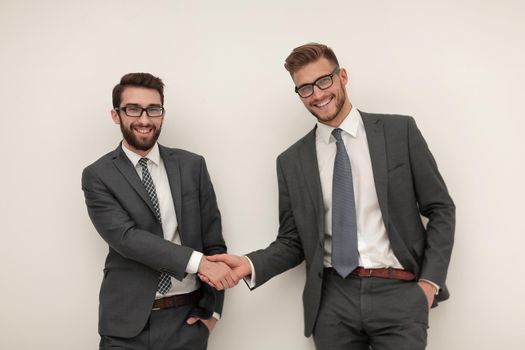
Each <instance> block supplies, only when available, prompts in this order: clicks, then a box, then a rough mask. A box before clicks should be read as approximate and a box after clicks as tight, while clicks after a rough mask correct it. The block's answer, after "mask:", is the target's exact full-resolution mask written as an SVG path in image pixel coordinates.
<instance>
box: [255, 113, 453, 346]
mask: <svg viewBox="0 0 525 350" xmlns="http://www.w3.org/2000/svg"><path fill="white" fill-rule="evenodd" d="M361 116H362V119H363V123H364V127H365V131H366V136H367V140H368V146H369V150H370V157H371V162H372V169H373V174H374V182H375V187H376V192H377V197H378V201H379V206H380V209H381V214H382V217H383V221H384V224H385V227H386V232H387V234H388V237H389V240H390V245H391V248H392V250H393V252H394V254H395V256H396V257H397V259H398V260H399V262H400V263H401V264H402V266H403V267H404V268H405V269H406V270H408V271H411V272H413V273H414V274H415V275H416V276H417V278H418V279H427V280H430V281H433V282H435V283H437V284H438V285H439V286H441V289H440V291H439V294H438V295H437V297H436V299H437V301H441V300H445V299H447V298H448V297H449V293H448V290H447V288H446V285H445V279H446V275H447V268H448V264H449V260H450V255H451V252H452V245H453V237H454V226H455V207H454V203H453V202H452V199H451V198H450V196H449V194H448V191H447V188H446V186H445V183H444V181H443V179H442V177H441V175H440V173H439V171H438V168H437V166H436V163H435V161H434V158H433V157H432V155H431V153H430V151H429V149H428V147H427V144H426V142H425V140H424V139H423V136H422V135H421V133H420V132H419V130H418V128H417V126H416V124H415V122H414V120H413V119H412V118H411V117H407V116H395V115H388V116H387V115H380V114H369V113H363V112H361ZM315 145H316V131H315V129H314V130H312V131H311V132H309V133H308V134H307V135H306V136H304V137H303V138H302V139H300V140H299V141H298V142H296V143H295V144H294V145H292V146H291V147H290V148H289V149H288V150H286V151H285V152H284V153H282V154H281V155H280V156H279V157H278V159H277V175H278V185H279V220H280V228H279V234H278V236H277V239H276V240H275V241H274V242H273V243H272V244H271V245H270V246H269V247H267V248H266V249H263V250H259V251H255V252H253V253H250V254H248V257H249V258H250V260H251V261H252V262H253V265H254V269H255V273H256V287H258V286H260V285H262V284H263V283H265V282H266V281H268V280H269V279H270V278H272V277H274V276H275V275H277V274H280V273H282V272H284V271H286V270H288V269H290V268H292V267H294V266H296V265H298V264H299V263H301V262H302V261H303V260H306V285H305V287H304V292H303V303H304V318H305V335H306V336H310V335H311V334H312V332H313V331H314V327H315V326H316V321H317V319H318V315H319V309H320V305H321V304H322V298H323V297H324V293H323V278H326V276H324V275H326V273H324V269H323V253H324V247H323V245H324V234H325V231H324V227H325V223H324V220H325V217H324V215H325V213H324V205H323V197H322V192H321V183H320V177H319V170H318V163H317V156H316V146H315ZM420 215H422V216H425V217H427V218H428V224H427V225H426V227H425V226H424V225H423V223H422V221H421V217H420ZM414 295H415V294H414ZM421 295H423V293H419V295H417V297H418V298H419V299H418V303H421V304H420V306H421V307H424V305H423V302H422V298H421ZM437 301H436V303H437ZM366 348H368V347H366Z"/></svg>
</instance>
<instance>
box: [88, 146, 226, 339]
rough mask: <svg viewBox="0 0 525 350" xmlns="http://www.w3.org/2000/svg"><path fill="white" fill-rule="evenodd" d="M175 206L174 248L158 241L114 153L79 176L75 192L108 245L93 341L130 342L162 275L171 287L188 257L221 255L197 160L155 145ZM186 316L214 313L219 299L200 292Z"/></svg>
mask: <svg viewBox="0 0 525 350" xmlns="http://www.w3.org/2000/svg"><path fill="white" fill-rule="evenodd" d="M159 151H160V157H161V158H162V160H163V162H164V165H165V168H166V172H167V175H168V180H169V185H170V188H171V194H172V196H173V202H174V206H175V212H176V217H177V222H178V231H179V234H180V238H181V242H182V244H181V245H177V244H174V243H172V242H170V241H168V240H165V239H164V238H163V232H162V226H161V224H160V223H159V221H158V220H157V218H156V216H155V211H154V209H153V205H152V203H151V201H150V199H149V197H148V194H147V192H146V190H145V188H144V185H143V184H142V182H141V180H140V178H139V176H138V174H137V171H136V170H135V168H134V167H133V165H132V163H131V162H130V160H129V159H128V158H127V156H126V155H125V153H124V152H123V150H122V148H121V146H119V147H117V149H116V150H114V151H113V152H110V153H108V154H107V155H105V156H103V157H102V158H100V159H99V160H97V161H96V162H95V163H93V164H91V165H90V166H88V167H86V168H85V169H84V172H83V173H82V189H83V191H84V194H85V199H86V204H87V208H88V213H89V216H90V218H91V220H92V222H93V224H94V226H95V228H96V229H97V231H98V232H99V234H100V235H101V236H102V238H103V239H104V240H105V241H106V242H107V243H108V244H109V253H108V256H107V258H106V263H105V268H104V278H103V281H102V286H101V289H100V308H99V333H100V334H101V335H109V336H112V337H122V338H131V337H134V336H136V335H137V334H139V332H140V331H141V330H142V329H143V328H144V326H145V325H146V323H147V321H148V318H149V317H150V313H151V312H152V304H153V301H154V298H155V293H156V290H157V284H158V281H159V276H160V274H161V272H166V273H169V274H170V275H172V276H173V277H175V278H176V279H178V280H182V279H183V278H184V276H185V275H186V272H185V268H186V266H187V264H188V261H189V259H190V256H191V254H192V252H193V251H194V250H196V251H199V252H202V253H204V254H205V255H213V254H218V253H224V252H226V246H225V243H224V240H223V237H222V233H221V217H220V212H219V210H218V208H217V202H216V198H215V193H214V190H213V186H212V183H211V181H210V177H209V175H208V171H207V169H206V164H205V161H204V158H202V157H201V156H198V155H195V154H193V153H190V152H187V151H183V150H180V149H171V148H166V147H163V146H161V145H159ZM201 288H202V289H203V290H204V297H203V298H202V299H201V301H200V303H199V305H198V307H194V308H193V309H192V310H191V311H190V314H192V315H195V316H199V317H201V318H209V317H210V316H211V315H212V313H213V312H214V311H216V312H219V313H220V312H221V310H222V305H223V300H224V294H223V293H222V292H217V291H215V290H214V289H212V288H210V287H208V286H206V285H203V286H202V287H201Z"/></svg>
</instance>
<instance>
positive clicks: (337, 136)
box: [332, 128, 343, 141]
mask: <svg viewBox="0 0 525 350" xmlns="http://www.w3.org/2000/svg"><path fill="white" fill-rule="evenodd" d="M341 131H342V130H341V129H339V128H336V129H334V130H333V131H332V135H334V137H335V139H336V141H342V140H343V139H342V138H341Z"/></svg>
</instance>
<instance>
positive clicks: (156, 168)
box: [122, 143, 203, 299]
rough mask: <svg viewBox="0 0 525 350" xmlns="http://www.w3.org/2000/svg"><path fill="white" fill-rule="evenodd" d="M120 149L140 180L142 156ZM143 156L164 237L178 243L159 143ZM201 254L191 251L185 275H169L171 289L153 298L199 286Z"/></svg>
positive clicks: (175, 218) (175, 220)
mask: <svg viewBox="0 0 525 350" xmlns="http://www.w3.org/2000/svg"><path fill="white" fill-rule="evenodd" d="M122 150H123V151H124V153H125V154H126V156H127V157H128V158H129V160H130V161H131V163H132V164H133V166H134V167H135V170H136V171H137V174H138V175H139V177H140V179H141V180H142V167H141V166H140V164H139V160H140V158H143V157H142V156H141V155H139V154H136V153H135V152H132V151H130V150H129V149H127V148H126V147H125V146H124V143H123V144H122ZM144 158H148V171H149V173H150V175H151V179H152V180H153V184H154V185H155V190H156V192H157V199H158V201H159V209H160V217H161V219H162V232H163V234H164V239H166V240H168V241H171V242H173V243H175V244H179V245H180V244H181V241H180V236H179V231H178V230H177V216H176V215H175V206H174V204H173V197H172V195H171V189H170V184H169V181H168V174H167V173H166V168H165V167H164V162H163V161H162V158H161V157H160V153H159V145H158V144H157V143H155V146H154V147H153V148H152V149H151V150H150V152H149V153H148V154H147V155H146V156H145V157H144ZM202 256H203V254H202V253H200V252H197V251H193V253H192V255H191V257H190V260H189V262H188V265H187V266H186V272H187V273H188V274H187V275H186V277H185V278H184V279H183V280H182V281H179V280H177V279H175V278H173V277H171V289H170V290H169V291H168V292H167V293H166V294H165V295H162V294H160V293H159V292H157V294H156V296H155V299H159V298H164V297H167V296H171V295H176V294H185V293H189V292H192V291H194V290H196V289H198V288H199V287H200V280H199V279H198V278H197V277H196V275H195V274H196V273H197V271H198V269H199V264H200V261H201V258H202Z"/></svg>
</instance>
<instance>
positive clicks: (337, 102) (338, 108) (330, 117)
mask: <svg viewBox="0 0 525 350" xmlns="http://www.w3.org/2000/svg"><path fill="white" fill-rule="evenodd" d="M345 101H346V93H345V88H344V86H343V85H342V84H341V89H340V94H339V96H338V97H337V98H336V100H335V112H334V113H333V114H330V115H328V116H321V115H319V114H317V113H315V112H314V111H313V110H312V109H310V108H308V110H309V111H310V113H312V115H313V116H314V117H316V118H317V120H319V122H321V123H326V122H330V121H332V120H334V119H335V118H336V117H337V116H338V115H339V113H341V110H342V109H343V106H344V104H345Z"/></svg>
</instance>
